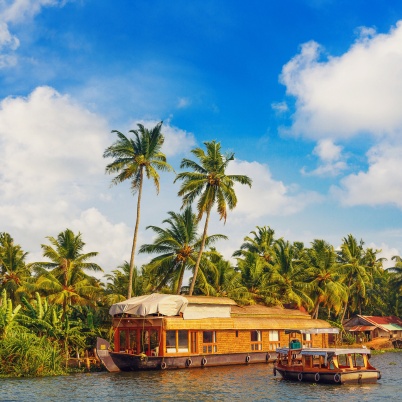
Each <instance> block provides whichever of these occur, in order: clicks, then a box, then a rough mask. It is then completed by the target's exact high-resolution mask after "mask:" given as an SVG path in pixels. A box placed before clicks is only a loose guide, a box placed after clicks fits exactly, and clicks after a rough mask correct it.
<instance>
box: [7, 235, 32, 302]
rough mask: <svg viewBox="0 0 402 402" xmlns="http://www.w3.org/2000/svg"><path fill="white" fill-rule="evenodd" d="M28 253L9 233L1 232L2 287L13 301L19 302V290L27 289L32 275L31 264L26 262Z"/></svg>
mask: <svg viewBox="0 0 402 402" xmlns="http://www.w3.org/2000/svg"><path fill="white" fill-rule="evenodd" d="M27 255H28V253H25V252H24V251H23V250H22V249H21V246H20V245H18V244H14V239H13V238H12V237H11V236H10V235H9V234H8V233H0V287H1V288H3V289H6V290H7V292H8V295H9V297H10V298H11V299H12V300H13V301H17V302H19V296H18V292H19V291H21V290H22V291H23V290H25V289H24V285H25V283H26V281H27V280H28V279H29V278H30V276H31V270H30V266H29V265H27V264H26V263H25V258H26V256H27Z"/></svg>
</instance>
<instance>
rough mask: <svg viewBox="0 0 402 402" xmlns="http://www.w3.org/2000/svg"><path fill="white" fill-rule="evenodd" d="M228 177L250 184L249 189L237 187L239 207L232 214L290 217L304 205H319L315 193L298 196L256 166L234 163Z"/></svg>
mask: <svg viewBox="0 0 402 402" xmlns="http://www.w3.org/2000/svg"><path fill="white" fill-rule="evenodd" d="M228 173H230V174H243V175H246V176H248V177H250V178H251V179H252V180H253V184H252V187H251V188H249V187H248V186H244V185H240V184H236V194H237V198H238V203H237V206H236V208H235V209H234V211H233V212H232V213H231V214H235V215H241V216H243V217H244V216H247V217H248V218H251V219H253V218H257V217H263V216H270V215H271V216H272V215H291V214H295V213H297V212H300V211H302V210H303V209H304V208H305V207H306V206H307V205H309V204H312V203H316V202H319V201H320V199H321V198H320V196H319V195H318V194H317V193H314V192H298V191H297V188H296V187H295V186H286V185H285V184H284V183H283V182H281V181H276V180H274V179H273V177H272V175H271V172H270V171H269V168H268V167H267V166H266V165H263V164H260V163H258V162H246V161H234V162H232V163H231V164H230V165H229V169H228Z"/></svg>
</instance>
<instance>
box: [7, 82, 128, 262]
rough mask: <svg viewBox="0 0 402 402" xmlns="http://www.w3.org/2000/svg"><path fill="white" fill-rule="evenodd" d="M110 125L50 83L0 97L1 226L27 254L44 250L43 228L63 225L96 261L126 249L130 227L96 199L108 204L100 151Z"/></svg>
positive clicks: (50, 230) (51, 231)
mask: <svg viewBox="0 0 402 402" xmlns="http://www.w3.org/2000/svg"><path fill="white" fill-rule="evenodd" d="M109 131H110V130H109V128H108V127H107V123H106V121H104V120H103V119H102V118H101V117H100V116H97V115H95V114H93V113H90V112H88V111H87V110H85V109H84V108H82V107H81V106H80V105H78V104H76V103H75V102H74V101H73V100H72V99H71V98H70V97H68V96H66V95H61V94H59V93H58V92H56V91H55V90H54V89H52V88H49V87H39V88H37V89H35V90H34V91H33V92H32V93H31V94H30V95H29V96H28V97H26V98H23V97H17V98H11V97H9V98H6V99H4V100H3V101H2V102H1V104H0V149H1V158H0V183H1V184H0V222H1V228H0V231H6V232H9V233H10V234H11V235H12V236H13V237H14V239H15V241H16V242H17V243H19V244H21V245H22V246H23V249H24V250H26V251H29V252H30V254H29V258H28V259H29V261H35V260H36V261H38V260H41V259H42V258H43V257H41V251H40V244H43V243H46V242H47V241H46V236H57V235H58V233H60V232H61V231H63V230H65V229H66V228H71V229H72V230H74V232H78V231H80V232H81V233H82V234H83V240H84V242H86V243H87V249H86V251H100V256H99V257H98V259H99V262H100V263H101V265H102V266H106V267H107V268H111V269H114V268H115V267H116V266H117V265H118V264H120V263H121V262H123V261H124V259H127V255H128V256H129V252H130V243H131V240H130V239H131V237H132V233H131V232H132V230H131V228H129V226H127V225H126V224H125V223H114V222H112V220H111V218H110V217H109V218H106V217H105V214H104V212H101V210H100V209H99V208H98V207H96V205H97V204H99V205H102V204H104V203H107V205H111V201H108V200H110V199H111V197H110V193H109V191H110V190H109V189H108V184H109V178H108V177H107V176H105V174H104V169H105V165H106V161H105V160H104V159H103V157H102V155H103V151H104V149H105V148H106V146H107V145H109V144H108V139H107V136H108V133H109ZM103 193H105V195H104V196H103ZM111 194H114V193H113V191H111ZM117 194H119V193H117ZM128 196H129V197H130V198H131V195H130V193H129V192H128ZM112 199H113V198H112ZM130 201H131V200H130ZM88 205H91V207H88ZM111 208H112V209H113V208H114V207H113V206H112V207H111ZM111 215H112V216H113V214H111Z"/></svg>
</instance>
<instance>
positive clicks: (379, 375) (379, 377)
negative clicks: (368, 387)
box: [377, 372, 381, 380]
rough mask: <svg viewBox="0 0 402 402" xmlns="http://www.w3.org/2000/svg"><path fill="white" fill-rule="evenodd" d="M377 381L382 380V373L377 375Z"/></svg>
mask: <svg viewBox="0 0 402 402" xmlns="http://www.w3.org/2000/svg"><path fill="white" fill-rule="evenodd" d="M377 380H381V373H380V372H378V373H377Z"/></svg>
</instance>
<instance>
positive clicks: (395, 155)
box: [332, 143, 402, 208]
mask: <svg viewBox="0 0 402 402" xmlns="http://www.w3.org/2000/svg"><path fill="white" fill-rule="evenodd" d="M401 152H402V145H391V144H386V143H383V144H380V145H377V146H375V147H373V148H371V149H370V151H369V152H368V154H367V156H368V162H369V165H370V166H369V168H368V170H367V172H363V171H360V172H358V173H356V174H351V175H349V176H347V177H345V178H344V179H342V181H341V183H340V187H333V188H332V192H333V194H334V195H335V196H337V197H338V198H339V199H340V201H341V202H342V203H343V204H344V205H372V206H374V205H381V204H393V205H396V206H398V207H399V208H402V175H401V174H400V155H401Z"/></svg>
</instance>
